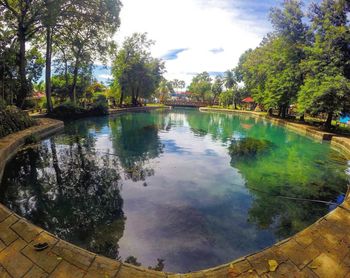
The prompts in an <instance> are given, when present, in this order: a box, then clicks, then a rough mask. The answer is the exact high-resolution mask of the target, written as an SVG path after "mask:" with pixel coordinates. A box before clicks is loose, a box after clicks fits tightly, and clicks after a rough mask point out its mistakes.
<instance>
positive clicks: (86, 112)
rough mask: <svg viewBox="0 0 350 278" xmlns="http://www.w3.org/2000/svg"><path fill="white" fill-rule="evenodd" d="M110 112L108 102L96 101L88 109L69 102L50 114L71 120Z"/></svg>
mask: <svg viewBox="0 0 350 278" xmlns="http://www.w3.org/2000/svg"><path fill="white" fill-rule="evenodd" d="M107 114H108V106H107V104H106V103H103V102H99V103H95V104H94V105H93V106H92V107H91V108H89V109H86V108H83V107H81V106H78V105H75V104H73V103H71V102H67V103H64V104H61V105H59V106H57V107H55V108H54V109H53V111H52V113H51V114H50V116H52V117H54V118H58V119H63V120H69V119H78V118H83V117H89V116H101V115H107Z"/></svg>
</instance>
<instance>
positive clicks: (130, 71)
mask: <svg viewBox="0 0 350 278" xmlns="http://www.w3.org/2000/svg"><path fill="white" fill-rule="evenodd" d="M153 43H154V42H153V41H152V40H149V39H148V38H147V34H146V33H144V34H139V33H134V34H133V35H132V36H130V37H128V38H127V39H126V40H125V41H124V43H123V46H122V48H121V49H120V50H119V51H118V53H117V55H116V58H115V60H114V62H113V67H112V74H113V77H114V87H117V88H119V89H120V91H121V94H120V105H122V104H123V100H124V98H125V97H126V96H130V97H131V102H132V104H133V105H134V106H136V105H138V104H139V98H148V97H149V96H150V95H151V94H153V93H155V92H156V90H157V87H158V85H159V83H160V81H161V78H162V74H163V72H164V63H163V62H162V61H160V60H159V59H156V58H153V57H152V55H151V52H150V47H151V46H152V45H153Z"/></svg>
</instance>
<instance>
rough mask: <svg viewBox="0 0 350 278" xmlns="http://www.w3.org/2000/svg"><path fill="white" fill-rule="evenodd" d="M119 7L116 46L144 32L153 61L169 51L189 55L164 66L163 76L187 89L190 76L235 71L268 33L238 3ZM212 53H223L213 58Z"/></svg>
mask: <svg viewBox="0 0 350 278" xmlns="http://www.w3.org/2000/svg"><path fill="white" fill-rule="evenodd" d="M235 1H236V2H235ZM123 2H124V3H123V5H124V6H123V9H122V12H121V22H122V24H121V28H120V30H119V32H118V34H117V36H116V37H117V40H118V42H119V43H121V42H122V41H123V39H124V38H125V37H126V36H130V35H131V34H132V33H134V32H147V33H148V34H149V38H150V39H153V40H155V41H156V44H155V46H154V47H153V54H154V55H155V56H156V57H163V56H164V55H165V54H167V53H168V52H169V51H170V50H173V49H184V48H186V49H188V50H186V51H183V52H180V53H179V54H178V58H177V59H174V60H169V61H166V67H167V74H166V75H165V76H166V78H168V79H174V78H179V79H184V80H185V81H186V82H187V83H189V81H190V80H191V77H192V76H193V73H199V72H202V71H208V72H223V71H225V70H227V69H231V68H233V67H234V66H235V65H236V64H237V62H238V58H239V56H240V55H241V54H242V53H243V52H244V51H245V50H247V49H248V48H254V47H256V46H257V45H258V44H259V43H260V41H261V39H262V37H263V35H265V34H266V32H267V31H268V30H269V25H268V24H266V23H265V22H266V21H265V19H264V21H258V22H257V21H256V20H253V19H252V18H253V17H252V16H251V15H248V14H247V15H246V16H245V15H244V13H242V10H241V9H239V7H238V4H239V3H238V2H239V1H237V0H233V1H232V0H216V1H213V0H147V1H143V0H125V1H123ZM233 2H234V3H233ZM213 49H220V50H222V51H218V52H216V53H215V51H214V52H213V51H212V50H213ZM190 73H192V74H190Z"/></svg>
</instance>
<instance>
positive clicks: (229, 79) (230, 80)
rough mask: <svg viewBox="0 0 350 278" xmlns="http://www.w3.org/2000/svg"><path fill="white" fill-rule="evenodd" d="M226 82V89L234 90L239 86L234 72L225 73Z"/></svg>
mask: <svg viewBox="0 0 350 278" xmlns="http://www.w3.org/2000/svg"><path fill="white" fill-rule="evenodd" d="M224 81H225V87H226V89H232V88H233V86H234V85H236V84H237V81H236V78H235V75H234V73H233V71H232V70H227V71H225V73H224Z"/></svg>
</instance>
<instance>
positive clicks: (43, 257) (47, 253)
mask: <svg viewBox="0 0 350 278" xmlns="http://www.w3.org/2000/svg"><path fill="white" fill-rule="evenodd" d="M44 242H47V243H48V244H49V248H48V249H46V250H43V251H41V252H37V251H35V249H34V247H33V246H34V245H35V244H38V243H44ZM57 242H58V239H57V238H55V237H53V236H51V235H50V234H48V233H46V232H43V233H41V234H39V235H38V236H37V237H36V238H35V239H34V240H33V242H31V243H30V244H29V245H27V246H26V247H25V248H24V249H23V250H22V254H24V255H25V256H26V257H27V258H29V259H30V260H32V261H33V262H34V263H35V264H37V265H38V266H39V267H41V268H42V269H43V270H45V271H46V272H48V273H51V272H52V271H53V270H54V269H55V267H56V266H57V265H58V264H59V263H60V261H61V260H62V259H61V257H59V256H58V255H57V254H55V253H53V252H52V248H53V246H55V244H56V243H57Z"/></svg>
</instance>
